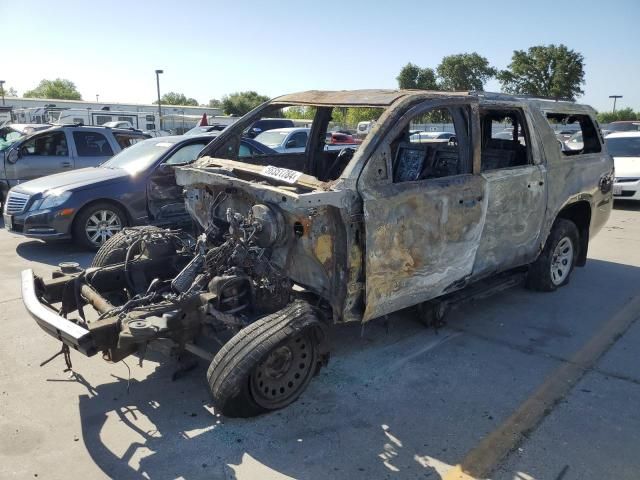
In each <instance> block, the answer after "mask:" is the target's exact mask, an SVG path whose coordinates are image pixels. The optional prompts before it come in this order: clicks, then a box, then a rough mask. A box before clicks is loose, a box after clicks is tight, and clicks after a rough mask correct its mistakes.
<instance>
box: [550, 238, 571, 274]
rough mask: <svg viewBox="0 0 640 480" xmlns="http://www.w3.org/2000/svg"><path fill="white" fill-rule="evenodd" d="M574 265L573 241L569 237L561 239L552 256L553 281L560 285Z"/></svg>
mask: <svg viewBox="0 0 640 480" xmlns="http://www.w3.org/2000/svg"><path fill="white" fill-rule="evenodd" d="M572 266H573V242H572V241H571V239H570V238H569V237H563V238H561V239H560V241H559V242H558V244H557V245H556V248H555V249H554V251H553V255H552V256H551V281H552V282H553V284H554V285H560V284H561V283H562V282H564V281H565V280H566V278H567V276H568V275H569V273H571V268H572Z"/></svg>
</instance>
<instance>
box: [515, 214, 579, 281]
mask: <svg viewBox="0 0 640 480" xmlns="http://www.w3.org/2000/svg"><path fill="white" fill-rule="evenodd" d="M578 239H579V234H578V229H577V227H576V225H575V223H573V222H572V221H570V220H566V219H564V218H558V219H557V220H556V221H555V223H554V224H553V227H552V228H551V233H549V237H548V238H547V242H546V243H545V245H544V249H543V250H542V253H540V256H539V257H538V259H537V260H536V261H535V262H534V263H533V264H531V267H530V269H529V273H528V275H527V287H528V288H530V289H531V290H539V291H542V292H552V291H554V290H555V289H557V288H558V287H561V286H563V285H566V284H567V283H569V277H570V276H571V272H572V271H573V267H574V266H575V263H576V258H577V257H578V248H579V242H578Z"/></svg>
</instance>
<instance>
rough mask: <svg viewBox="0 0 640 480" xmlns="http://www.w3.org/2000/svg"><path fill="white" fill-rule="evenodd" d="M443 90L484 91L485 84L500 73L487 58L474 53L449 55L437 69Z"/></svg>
mask: <svg viewBox="0 0 640 480" xmlns="http://www.w3.org/2000/svg"><path fill="white" fill-rule="evenodd" d="M436 72H437V73H438V80H439V82H438V83H439V86H440V89H441V90H459V91H465V90H484V84H485V83H486V82H487V80H489V79H490V78H492V77H495V76H496V74H497V73H498V71H497V70H496V69H495V68H493V67H492V66H491V65H489V60H487V59H486V58H485V57H483V56H481V55H478V54H477V53H476V52H473V53H460V54H458V55H449V56H446V57H444V58H443V59H442V62H440V65H438V67H437V68H436Z"/></svg>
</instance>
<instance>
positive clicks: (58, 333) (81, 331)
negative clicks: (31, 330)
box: [22, 269, 98, 357]
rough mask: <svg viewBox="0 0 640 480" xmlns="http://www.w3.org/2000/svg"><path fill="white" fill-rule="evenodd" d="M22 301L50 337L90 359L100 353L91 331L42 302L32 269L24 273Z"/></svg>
mask: <svg viewBox="0 0 640 480" xmlns="http://www.w3.org/2000/svg"><path fill="white" fill-rule="evenodd" d="M22 301H23V302H24V306H25V308H26V309H27V311H28V312H29V315H31V316H32V317H33V319H34V320H35V321H36V323H37V324H38V325H40V328H42V329H43V330H44V331H45V332H47V333H48V334H49V335H51V336H52V337H55V338H57V339H58V340H60V341H61V342H62V343H64V344H65V345H68V346H69V347H70V348H73V349H74V350H77V351H79V352H80V353H83V354H85V355H86V356H88V357H91V356H93V355H95V354H96V353H97V352H98V350H97V348H96V346H95V343H94V341H93V337H92V335H91V332H89V330H87V329H86V328H84V327H81V326H80V325H77V324H75V323H73V322H72V321H70V320H67V319H66V318H64V317H61V316H60V315H58V314H57V313H56V312H54V311H53V310H51V309H50V308H49V307H46V306H45V305H43V304H42V303H41V302H40V300H39V299H38V295H37V294H36V285H35V278H34V276H33V271H32V270H31V269H27V270H23V271H22Z"/></svg>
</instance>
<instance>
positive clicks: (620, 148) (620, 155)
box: [605, 131, 640, 200]
mask: <svg viewBox="0 0 640 480" xmlns="http://www.w3.org/2000/svg"><path fill="white" fill-rule="evenodd" d="M605 142H606V144H607V150H608V151H609V154H610V155H611V156H612V157H613V162H614V163H615V166H616V178H615V183H614V184H613V196H614V198H619V199H624V200H640V131H636V132H634V131H628V132H625V131H623V132H615V133H611V134H609V135H607V136H606V137H605Z"/></svg>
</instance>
